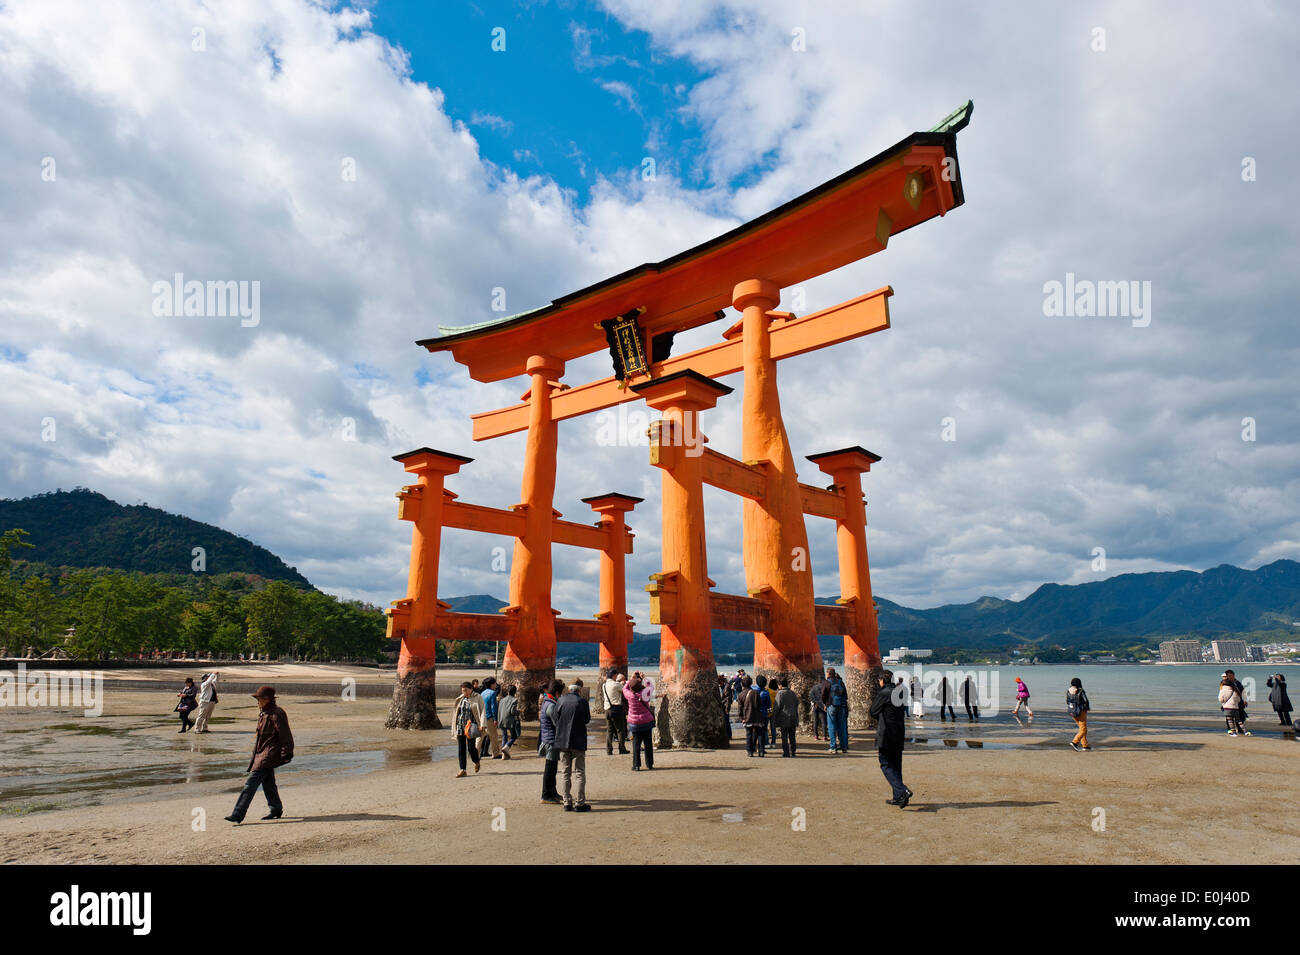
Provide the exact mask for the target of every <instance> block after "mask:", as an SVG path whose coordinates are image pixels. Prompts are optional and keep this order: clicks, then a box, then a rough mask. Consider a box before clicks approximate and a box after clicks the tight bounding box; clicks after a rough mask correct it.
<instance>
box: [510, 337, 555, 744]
mask: <svg viewBox="0 0 1300 955" xmlns="http://www.w3.org/2000/svg"><path fill="white" fill-rule="evenodd" d="M526 370H527V372H528V375H529V378H530V379H531V385H530V392H529V400H528V443H527V445H526V447H525V451H524V476H523V484H522V488H521V491H520V498H521V503H520V504H519V506H518V508H517V509H518V510H520V511H522V512H523V515H524V533H523V534H522V535H521V536H519V537H518V538H516V540H515V554H514V560H513V561H512V562H511V564H510V606H508V607H507V608H505V610H506V613H509V614H512V615H514V617H515V621H514V622H515V627H516V629H515V633H516V634H517V635H516V636H515V638H514V639H512V640H511V641H510V642H509V643H508V644H506V655H505V660H504V664H505V665H504V666H503V667H502V672H501V683H502V685H504V686H509V685H510V684H511V683H517V684H518V685H519V699H520V705H521V706H522V707H523V718H524V719H526V720H534V719H537V698H538V694H540V693H541V692H542V691H543V690H544V689H545V688H546V686H547V684H549V683H550V682H551V681H552V680H554V679H555V613H554V611H552V610H551V523H552V521H553V520H554V518H555V508H554V501H555V455H556V450H557V441H558V435H557V433H556V423H555V418H554V417H553V416H552V414H551V391H552V389H553V388H556V387H558V382H559V379H560V377H561V376H562V375H563V374H564V362H563V361H561V360H560V359H558V358H555V357H553V356H551V355H533V356H531V357H530V358H529V359H528V362H527V365H526Z"/></svg>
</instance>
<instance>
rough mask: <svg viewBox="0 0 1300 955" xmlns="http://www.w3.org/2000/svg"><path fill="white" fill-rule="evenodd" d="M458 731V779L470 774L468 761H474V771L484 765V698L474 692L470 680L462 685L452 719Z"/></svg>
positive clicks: (453, 726) (454, 727)
mask: <svg viewBox="0 0 1300 955" xmlns="http://www.w3.org/2000/svg"><path fill="white" fill-rule="evenodd" d="M451 725H452V729H453V730H454V731H455V733H456V761H457V762H458V763H459V764H460V772H458V773H457V774H456V778H457V779H462V778H464V777H465V776H467V775H469V774H468V773H467V772H466V769H467V768H468V766H467V761H468V762H473V763H474V772H476V773H477V772H478V771H479V770H480V769H482V768H483V767H482V766H481V764H480V763H479V760H480V759H481V758H482V757H481V756H480V755H479V749H478V741H479V737H480V736H482V735H483V698H482V697H481V696H479V695H478V694H477V693H475V692H474V685H473V684H472V683H470V682H468V681H466V682H464V683H462V684H461V685H460V696H459V697H457V699H456V710H455V716H454V717H453V718H452V721H451Z"/></svg>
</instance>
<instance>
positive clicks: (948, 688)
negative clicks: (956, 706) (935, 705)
mask: <svg viewBox="0 0 1300 955" xmlns="http://www.w3.org/2000/svg"><path fill="white" fill-rule="evenodd" d="M938 695H939V720H940V722H942V721H944V720H947V719H948V718H949V717H951V718H952V721H953V722H954V723H956V722H957V714H956V713H955V712H954V711H953V708H952V697H953V687H952V684H951V683H949V682H948V677H947V676H946V675H943V676H940V677H939V693H938ZM945 710H946V711H947V716H945V715H944V711H945Z"/></svg>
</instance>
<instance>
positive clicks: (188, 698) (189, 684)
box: [176, 676, 199, 733]
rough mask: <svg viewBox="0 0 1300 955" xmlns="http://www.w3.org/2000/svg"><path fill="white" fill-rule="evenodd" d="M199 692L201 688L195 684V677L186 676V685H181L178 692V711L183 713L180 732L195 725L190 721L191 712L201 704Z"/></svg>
mask: <svg viewBox="0 0 1300 955" xmlns="http://www.w3.org/2000/svg"><path fill="white" fill-rule="evenodd" d="M198 693H199V688H198V687H197V686H195V685H194V678H193V677H189V676H187V677H186V678H185V685H184V686H183V687H181V691H180V692H179V693H177V694H176V695H177V696H178V697H180V702H178V703H177V704H176V712H177V713H179V714H180V715H181V728H180V732H182V733H184V732H185V731H186V730H188V729H189V728H190V727H191V726H193V725H194V724H193V722H191V721H190V713H192V712H193V711H194V708H195V707H197V706H198V705H199V703H198Z"/></svg>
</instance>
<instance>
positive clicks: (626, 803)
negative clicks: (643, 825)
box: [591, 799, 735, 812]
mask: <svg viewBox="0 0 1300 955" xmlns="http://www.w3.org/2000/svg"><path fill="white" fill-rule="evenodd" d="M732 808H735V807H733V806H725V805H722V804H721V803H712V802H700V801H699V800H698V799H601V800H599V801H598V802H593V803H592V804H591V810H592V812H602V811H603V812H716V811H718V810H719V809H732Z"/></svg>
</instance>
